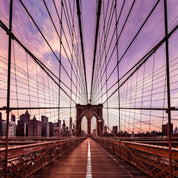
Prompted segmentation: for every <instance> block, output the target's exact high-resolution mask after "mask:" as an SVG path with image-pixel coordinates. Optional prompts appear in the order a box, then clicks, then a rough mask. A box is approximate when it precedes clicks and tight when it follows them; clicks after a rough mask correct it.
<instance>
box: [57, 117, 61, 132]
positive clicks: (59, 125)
mask: <svg viewBox="0 0 178 178" xmlns="http://www.w3.org/2000/svg"><path fill="white" fill-rule="evenodd" d="M58 130H59V135H61V120H58Z"/></svg>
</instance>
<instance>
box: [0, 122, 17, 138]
mask: <svg viewBox="0 0 178 178" xmlns="http://www.w3.org/2000/svg"><path fill="white" fill-rule="evenodd" d="M6 127H7V122H6V121H5V120H2V136H6ZM14 136H16V124H15V122H13V121H9V137H14Z"/></svg>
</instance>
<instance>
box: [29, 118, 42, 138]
mask: <svg viewBox="0 0 178 178" xmlns="http://www.w3.org/2000/svg"><path fill="white" fill-rule="evenodd" d="M28 136H41V121H38V120H37V119H36V117H35V116H34V117H33V119H32V120H30V121H29V122H28Z"/></svg>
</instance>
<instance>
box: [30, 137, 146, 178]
mask: <svg viewBox="0 0 178 178" xmlns="http://www.w3.org/2000/svg"><path fill="white" fill-rule="evenodd" d="M34 177H35V178H38V177H43V178H46V177H48V178H50V177H53V178H54V177H55V178H56V177H88V178H91V177H97V178H98V177H105V178H106V177H147V176H146V175H145V174H144V173H142V172H141V171H140V170H138V169H137V168H135V167H133V166H131V165H130V164H128V163H126V162H125V161H123V160H121V159H119V158H117V157H115V156H113V155H111V154H110V153H108V152H107V151H105V150H104V149H103V148H102V147H101V146H100V145H98V144H97V143H96V142H95V141H93V140H92V139H89V138H88V139H86V140H85V141H84V142H82V143H81V144H80V145H79V146H78V147H77V148H76V149H74V150H73V151H72V152H71V153H68V154H66V155H64V156H63V157H61V158H60V159H58V160H56V161H55V162H53V163H51V164H50V165H48V166H46V167H44V168H43V169H42V170H40V171H38V172H37V173H35V174H34V175H32V176H31V178H34Z"/></svg>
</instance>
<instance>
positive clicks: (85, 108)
mask: <svg viewBox="0 0 178 178" xmlns="http://www.w3.org/2000/svg"><path fill="white" fill-rule="evenodd" d="M76 109H77V120H76V122H77V125H76V136H81V122H82V119H83V117H84V116H85V117H86V118H87V126H88V127H87V128H88V136H90V135H91V119H92V117H93V116H95V117H96V119H97V128H96V129H97V135H99V136H102V135H103V125H104V121H103V105H102V104H99V105H91V104H87V105H80V104H77V105H76Z"/></svg>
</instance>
